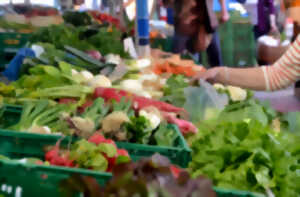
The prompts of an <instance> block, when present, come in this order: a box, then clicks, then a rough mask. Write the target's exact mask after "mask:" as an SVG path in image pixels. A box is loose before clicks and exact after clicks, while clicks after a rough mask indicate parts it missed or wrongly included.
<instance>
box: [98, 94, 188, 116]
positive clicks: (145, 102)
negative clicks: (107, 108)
mask: <svg viewBox="0 0 300 197" xmlns="http://www.w3.org/2000/svg"><path fill="white" fill-rule="evenodd" d="M124 96H125V97H127V99H130V100H132V101H133V107H134V109H135V110H140V109H143V108H145V107H150V106H154V107H156V108H157V109H159V110H161V111H165V112H175V113H179V112H182V111H183V112H186V111H185V109H183V108H178V107H175V106H173V105H170V104H168V103H165V102H162V101H157V100H154V99H149V98H146V97H141V96H136V95H134V94H131V93H129V92H126V91H123V90H117V89H114V88H96V89H95V91H94V98H98V97H102V98H104V99H105V101H109V100H112V99H114V100H116V101H118V102H119V101H120V100H121V98H122V97H124Z"/></svg>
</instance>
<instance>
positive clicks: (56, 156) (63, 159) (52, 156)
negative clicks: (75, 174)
mask: <svg viewBox="0 0 300 197" xmlns="http://www.w3.org/2000/svg"><path fill="white" fill-rule="evenodd" d="M60 142H61V140H59V141H58V142H57V143H56V145H55V146H54V147H53V148H52V149H51V150H50V151H48V152H47V153H46V154H45V159H46V161H49V162H50V164H51V165H56V166H67V167H73V166H74V164H73V161H71V160H69V159H68V156H69V154H65V155H60V153H59V145H60Z"/></svg>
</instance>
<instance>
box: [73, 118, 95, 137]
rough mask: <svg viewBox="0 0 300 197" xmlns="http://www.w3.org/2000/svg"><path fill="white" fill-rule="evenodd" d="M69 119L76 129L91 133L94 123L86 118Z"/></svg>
mask: <svg viewBox="0 0 300 197" xmlns="http://www.w3.org/2000/svg"><path fill="white" fill-rule="evenodd" d="M71 121H72V123H73V124H74V126H75V127H76V128H77V129H78V130H80V131H82V132H84V133H92V132H93V131H94V129H95V123H94V122H93V121H92V120H90V119H88V118H85V119H84V118H81V117H73V118H71Z"/></svg>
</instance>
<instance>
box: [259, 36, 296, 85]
mask: <svg viewBox="0 0 300 197" xmlns="http://www.w3.org/2000/svg"><path fill="white" fill-rule="evenodd" d="M262 70H263V73H264V77H265V81H266V89H267V90H271V91H274V90H278V89H281V88H284V87H287V86H289V85H291V84H292V83H294V82H296V81H297V80H299V79H300V35H298V37H297V39H296V41H295V42H294V43H293V44H292V46H291V47H290V48H289V49H288V50H287V52H286V53H285V54H284V55H283V56H282V57H281V58H280V59H279V60H278V61H277V62H276V63H275V64H274V65H272V66H269V67H268V66H263V67H262Z"/></svg>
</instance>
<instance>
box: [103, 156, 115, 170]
mask: <svg viewBox="0 0 300 197" xmlns="http://www.w3.org/2000/svg"><path fill="white" fill-rule="evenodd" d="M103 156H104V157H105V158H106V160H107V161H108V166H107V170H106V171H107V172H111V171H112V169H113V168H114V166H115V165H116V161H117V157H108V156H107V155H106V154H103Z"/></svg>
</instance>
